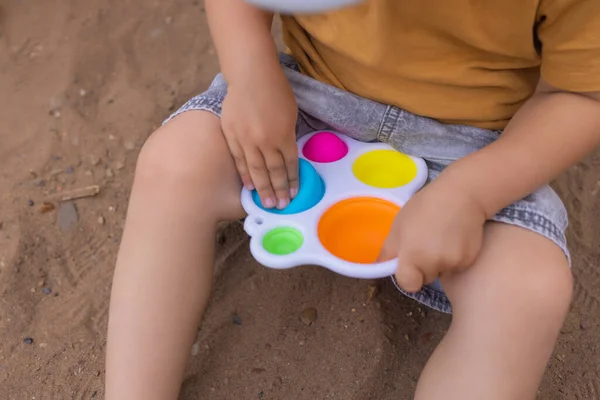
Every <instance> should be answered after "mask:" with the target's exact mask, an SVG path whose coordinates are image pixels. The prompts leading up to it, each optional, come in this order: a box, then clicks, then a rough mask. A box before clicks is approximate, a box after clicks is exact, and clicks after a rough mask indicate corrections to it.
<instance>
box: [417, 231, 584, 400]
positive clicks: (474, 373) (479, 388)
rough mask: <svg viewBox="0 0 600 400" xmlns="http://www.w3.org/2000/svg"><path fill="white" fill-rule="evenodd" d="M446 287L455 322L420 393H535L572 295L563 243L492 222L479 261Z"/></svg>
mask: <svg viewBox="0 0 600 400" xmlns="http://www.w3.org/2000/svg"><path fill="white" fill-rule="evenodd" d="M442 285H443V287H444V290H445V291H446V293H447V294H448V296H449V298H450V300H451V301H452V305H453V312H454V315H453V320H452V325H451V327H450V330H449V331H448V333H447V335H446V336H445V337H444V339H443V340H442V342H441V343H440V345H439V346H438V348H437V349H436V350H435V352H434V353H433V355H432V356H431V359H430V360H429V362H428V364H427V366H426V367H425V370H424V371H423V374H422V376H421V379H420V381H419V385H418V387H417V393H416V396H415V398H416V399H417V400H437V399H440V400H441V399H443V400H453V399H460V400H481V399H486V400H495V399H498V400H500V399H501V400H532V399H534V398H535V397H536V393H537V389H538V386H539V384H540V381H541V379H542V376H543V374H544V371H545V368H546V364H547V363H548V360H549V359H550V356H551V354H552V351H553V350H554V346H555V344H556V340H557V338H558V334H559V332H560V328H561V326H562V324H563V321H564V319H565V317H566V314H567V312H568V309H569V304H570V301H571V294H572V277H571V272H570V270H569V267H568V264H567V261H566V258H565V256H564V254H563V253H562V251H561V250H560V249H559V248H558V246H556V245H555V244H554V243H552V242H551V241H550V240H548V239H546V238H544V237H542V236H540V235H537V234H535V233H532V232H530V231H527V230H525V229H521V228H518V227H514V226H509V225H505V224H499V223H489V224H488V226H487V228H486V232H485V239H484V245H483V250H482V252H481V254H480V256H479V259H478V260H477V262H476V263H475V265H474V266H473V267H472V268H471V269H470V270H468V271H466V272H464V273H461V274H457V275H454V276H450V277H446V278H445V279H442Z"/></svg>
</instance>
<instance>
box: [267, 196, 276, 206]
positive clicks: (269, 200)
mask: <svg viewBox="0 0 600 400" xmlns="http://www.w3.org/2000/svg"><path fill="white" fill-rule="evenodd" d="M265 207H266V208H273V207H275V200H273V199H272V198H270V197H269V198H267V199H265Z"/></svg>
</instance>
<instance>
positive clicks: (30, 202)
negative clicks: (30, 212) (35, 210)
mask: <svg viewBox="0 0 600 400" xmlns="http://www.w3.org/2000/svg"><path fill="white" fill-rule="evenodd" d="M27 204H28V205H29V207H33V206H35V202H34V201H33V200H29V201H28V202H27Z"/></svg>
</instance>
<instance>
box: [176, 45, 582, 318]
mask: <svg viewBox="0 0 600 400" xmlns="http://www.w3.org/2000/svg"><path fill="white" fill-rule="evenodd" d="M280 62H281V65H282V68H283V69H284V71H285V74H286V75H287V77H288V79H289V81H290V83H291V85H292V88H293V91H294V94H295V96H296V100H297V103H298V108H299V114H298V121H297V124H296V132H297V134H298V136H302V135H304V134H307V133H310V132H313V131H317V130H328V129H330V130H334V131H337V132H341V133H344V134H346V135H348V136H350V137H352V138H354V139H357V140H360V141H363V142H374V141H379V142H383V143H387V144H389V145H391V146H392V147H394V148H395V149H397V150H398V151H400V152H402V153H405V154H409V155H413V156H416V157H421V158H423V159H425V161H426V162H427V165H428V167H429V180H430V181H431V180H433V179H435V178H436V177H437V176H438V175H439V174H440V172H441V171H442V170H443V169H444V168H445V167H446V166H448V165H450V164H451V163H452V162H454V161H456V160H458V159H460V158H462V157H464V156H466V155H468V154H470V153H473V152H475V151H477V150H479V149H481V148H482V147H484V146H486V145H488V144H490V143H491V142H493V141H494V140H496V139H497V138H498V137H499V135H500V133H501V131H492V130H487V129H480V128H475V127H472V126H465V125H445V124H442V123H440V122H438V121H435V120H433V119H430V118H425V117H421V116H418V115H414V114H411V113H410V112H407V111H405V110H402V109H399V108H397V107H393V106H389V105H385V104H381V103H377V102H374V101H372V100H368V99H365V98H362V97H359V96H356V95H354V94H352V93H349V92H346V91H343V90H340V89H337V88H335V87H332V86H329V85H327V84H325V83H322V82H319V81H316V80H314V79H312V78H310V77H308V76H306V75H303V74H302V73H300V70H299V68H298V65H297V64H296V62H295V61H294V59H293V58H291V57H290V56H288V55H285V54H282V55H280ZM226 94H227V83H226V82H225V79H224V78H223V76H222V75H221V74H219V75H217V77H216V78H215V79H214V81H213V82H212V84H211V85H210V87H209V88H208V90H206V91H205V92H204V93H202V94H200V95H198V96H196V97H194V98H192V99H191V100H189V101H188V102H187V103H185V104H184V105H183V106H182V107H181V108H180V109H179V110H177V111H176V112H175V113H173V115H171V116H170V117H169V119H171V118H173V117H175V116H177V115H179V114H181V113H183V112H185V111H189V110H205V111H209V112H211V113H213V114H215V115H217V116H220V115H221V105H222V103H223V99H224V98H225V95H226ZM274 112H277V111H276V110H274ZM169 119H167V121H168V120H169ZM167 121H165V122H167ZM492 219H493V220H494V221H498V222H503V223H506V224H511V225H516V226H520V227H522V228H525V229H529V230H531V231H533V232H536V233H539V234H540V235H543V236H545V237H547V238H548V239H550V240H552V241H553V242H554V243H556V244H557V245H558V246H559V247H560V248H561V249H562V250H563V251H564V253H565V255H566V256H567V258H568V259H570V257H569V251H568V249H567V243H566V238H565V230H566V228H567V224H568V218H567V212H566V209H565V207H564V205H563V203H562V201H561V200H560V198H559V197H558V195H557V194H556V192H554V190H552V189H551V188H550V187H549V186H544V187H542V188H541V189H539V190H538V191H536V192H535V193H533V194H531V195H529V196H527V197H526V198H524V199H523V200H520V201H518V202H516V203H514V204H511V205H510V206H508V207H506V208H504V209H503V210H501V211H500V212H499V213H498V214H496V215H495V216H494V217H493V218H492ZM392 279H393V278H392ZM394 284H395V285H396V287H398V289H399V290H400V291H401V292H402V293H404V294H406V295H407V296H409V297H411V298H413V299H415V300H417V301H419V302H420V303H422V304H424V305H426V306H428V307H431V308H433V309H436V310H439V311H442V312H445V313H451V312H452V305H451V304H450V302H449V300H448V298H447V297H446V295H445V294H444V291H443V289H442V287H441V284H440V283H439V280H438V281H436V282H434V283H433V284H431V285H428V286H425V287H423V289H422V290H421V291H420V292H418V293H406V292H404V291H403V290H402V289H401V288H400V287H399V286H398V284H397V283H396V282H395V280H394Z"/></svg>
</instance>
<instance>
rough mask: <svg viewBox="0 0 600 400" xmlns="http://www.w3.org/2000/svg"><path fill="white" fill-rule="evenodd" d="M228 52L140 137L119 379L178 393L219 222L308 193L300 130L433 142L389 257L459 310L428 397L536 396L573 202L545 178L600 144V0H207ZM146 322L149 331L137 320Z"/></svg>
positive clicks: (124, 265)
mask: <svg viewBox="0 0 600 400" xmlns="http://www.w3.org/2000/svg"><path fill="white" fill-rule="evenodd" d="M205 3H206V10H207V15H208V19H209V22H210V26H211V30H212V35H213V38H214V42H215V45H216V48H217V50H218V56H219V60H220V62H221V67H222V75H219V76H218V77H217V78H216V79H215V80H214V82H213V83H212V85H211V86H210V88H209V89H208V90H207V91H206V92H204V93H203V94H201V95H199V96H197V97H195V98H193V99H192V100H190V101H189V102H188V103H187V104H185V105H184V106H183V107H182V108H181V109H180V110H179V111H177V112H176V113H175V114H174V115H173V116H172V118H170V119H169V120H168V121H167V122H166V123H165V124H164V125H163V127H161V128H160V129H159V130H158V131H157V132H155V133H154V134H153V135H152V136H151V137H150V139H149V140H148V142H147V143H146V145H145V146H144V149H143V150H142V152H141V154H140V158H139V161H138V165H137V170H136V176H135V184H134V187H133V192H132V195H131V203H130V208H129V213H128V217H127V223H126V227H125V232H124V236H123V242H122V245H121V250H120V253H119V258H118V261H117V268H116V272H115V280H114V286H113V293H112V304H111V313H110V322H109V336H108V360H107V391H106V398H107V399H108V400H113V399H128V400H134V399H143V400H151V399H161V400H165V399H175V398H177V393H178V391H179V385H180V383H181V379H182V375H183V371H184V367H185V364H186V360H187V357H188V354H189V348H190V346H191V345H192V343H193V340H194V334H195V332H196V327H197V325H198V323H199V321H200V318H201V315H202V312H203V310H204V308H205V306H206V303H207V300H208V297H209V293H210V287H211V278H212V273H213V260H214V254H213V253H214V247H213V246H214V234H215V230H216V226H217V223H218V222H220V221H228V220H234V219H239V218H243V217H244V212H243V210H242V207H241V206H240V200H239V193H240V189H241V187H242V184H243V185H245V186H246V187H247V188H249V189H257V191H258V192H259V194H260V196H261V199H262V203H263V204H264V205H266V206H267V207H277V208H283V207H285V206H286V205H287V204H288V203H289V201H290V199H291V198H293V197H294V196H295V195H296V194H297V192H298V154H297V149H296V146H295V141H296V137H297V135H302V134H305V133H307V132H309V131H313V130H317V129H334V130H336V131H340V132H343V133H345V134H347V135H349V136H351V137H354V138H356V139H359V140H363V141H374V140H379V141H382V142H386V143H389V144H391V145H392V146H394V147H395V148H396V149H398V150H399V151H402V152H404V153H407V154H412V155H415V156H419V157H423V158H424V159H425V160H426V161H427V163H428V166H429V170H430V184H429V185H427V186H426V187H425V188H424V189H423V190H421V191H420V192H419V193H417V194H416V195H415V196H414V197H413V198H412V199H411V200H410V201H409V202H408V203H407V204H406V205H405V207H404V208H403V209H402V210H401V211H400V212H399V214H398V216H397V217H396V221H395V223H394V226H393V228H392V231H391V233H390V235H389V237H388V240H387V241H386V243H385V245H384V248H383V249H382V251H381V256H380V258H381V259H382V260H383V259H391V258H393V257H398V269H397V273H396V276H395V282H396V284H397V286H398V288H399V289H400V290H401V291H402V292H403V293H405V294H407V295H408V296H411V297H413V298H414V299H416V300H418V301H420V302H422V303H424V304H426V305H428V306H430V307H433V308H435V309H438V310H440V311H443V312H453V320H452V325H451V327H450V330H449V331H448V333H447V334H446V336H445V338H444V340H443V341H442V342H441V343H440V345H439V346H438V348H437V349H436V350H435V352H434V353H433V355H432V357H431V359H430V360H429V362H428V364H427V366H426V368H425V370H424V371H423V374H422V376H421V380H420V382H419V385H418V387H417V390H416V395H415V397H416V398H417V399H445V400H448V399H461V400H465V399H478V400H479V399H486V400H494V399H498V400H500V399H501V400H510V399H515V400H516V399H531V398H534V397H535V393H536V390H537V387H538V385H539V383H540V380H541V378H542V375H543V372H544V369H545V367H546V364H547V362H548V360H549V357H550V355H551V353H552V350H553V347H554V345H555V342H556V340H557V336H558V333H559V330H560V327H561V325H562V323H563V320H564V318H565V316H566V314H567V311H568V309H569V304H570V301H571V291H572V277H571V272H570V268H569V254H568V250H567V246H566V241H565V229H566V226H567V216H566V212H565V208H564V206H563V204H562V202H561V200H560V199H559V198H558V196H557V195H556V193H555V192H554V191H553V190H552V189H550V187H549V186H547V184H548V182H549V181H550V180H552V179H553V178H554V177H555V176H557V175H558V174H560V173H561V172H562V171H564V170H565V169H566V168H568V167H569V166H571V165H573V164H574V163H576V162H577V161H578V160H580V159H581V158H582V157H584V156H585V155H586V154H588V153H589V152H590V151H592V150H593V149H594V148H595V147H596V146H597V145H598V144H599V143H600V1H598V0H502V1H491V0H487V1H486V0H482V1H472V0H457V1H452V2H449V1H439V0H419V1H416V0H415V1H409V0H369V1H365V2H363V3H361V4H359V5H355V6H351V7H348V8H344V9H340V10H337V11H331V12H326V13H321V14H312V15H291V16H284V17H283V22H284V38H285V41H286V44H287V46H288V48H289V50H290V51H289V54H286V55H279V56H278V55H277V52H276V48H275V44H274V42H273V40H272V38H271V35H270V27H271V23H272V18H273V16H272V14H270V13H268V12H265V11H261V10H260V9H258V8H256V7H255V6H252V5H249V4H247V3H245V2H244V1H242V0H206V2H205ZM139 332H145V335H143V336H140V335H139Z"/></svg>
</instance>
